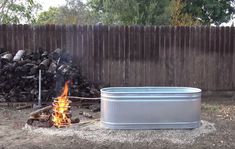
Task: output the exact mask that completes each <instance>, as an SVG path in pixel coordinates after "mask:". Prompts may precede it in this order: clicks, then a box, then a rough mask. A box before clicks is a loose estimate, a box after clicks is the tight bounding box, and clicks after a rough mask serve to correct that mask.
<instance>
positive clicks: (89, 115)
mask: <svg viewBox="0 0 235 149" xmlns="http://www.w3.org/2000/svg"><path fill="white" fill-rule="evenodd" d="M82 115H83V116H84V117H87V118H93V116H92V115H91V114H90V113H87V112H83V113H82Z"/></svg>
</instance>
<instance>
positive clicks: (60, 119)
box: [52, 81, 71, 128]
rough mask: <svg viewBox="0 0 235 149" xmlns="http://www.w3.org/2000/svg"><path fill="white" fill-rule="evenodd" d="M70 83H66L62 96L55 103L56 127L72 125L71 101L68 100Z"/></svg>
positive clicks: (53, 117) (54, 120)
mask: <svg viewBox="0 0 235 149" xmlns="http://www.w3.org/2000/svg"><path fill="white" fill-rule="evenodd" d="M68 83H69V81H67V82H66V83H65V86H64V89H63V92H62V94H61V95H60V96H59V97H57V98H56V99H55V100H54V102H53V104H52V105H53V114H52V121H53V123H54V126H56V127H59V128H60V127H65V126H68V125H70V124H71V120H70V115H71V114H70V110H69V109H70V106H69V104H70V101H69V98H68V92H69V87H68Z"/></svg>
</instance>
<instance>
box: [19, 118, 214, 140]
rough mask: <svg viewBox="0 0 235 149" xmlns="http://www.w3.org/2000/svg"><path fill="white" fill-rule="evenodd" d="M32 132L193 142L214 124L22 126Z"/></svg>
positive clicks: (84, 137) (86, 138)
mask: <svg viewBox="0 0 235 149" xmlns="http://www.w3.org/2000/svg"><path fill="white" fill-rule="evenodd" d="M23 129H24V130H25V131H28V132H29V133H32V134H40V135H45V136H58V137H71V136H72V137H78V138H81V139H85V140H89V141H93V142H107V141H112V142H133V143H137V142H149V143H153V142H156V141H157V140H165V141H170V142H172V143H175V144H193V143H194V141H195V140H196V138H198V137H200V136H204V135H207V134H209V133H212V132H214V131H215V130H216V129H215V126H214V124H213V123H210V122H208V121H204V120H202V121H201V126H200V127H199V128H196V129H192V130H189V129H186V130H184V129H182V130H110V129H104V128H101V127H100V122H99V120H91V121H87V122H83V123H80V124H74V125H72V126H70V127H68V128H61V129H58V128H35V127H32V126H29V125H26V126H25V127H24V128H23Z"/></svg>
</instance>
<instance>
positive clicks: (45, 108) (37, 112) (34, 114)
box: [30, 105, 52, 117]
mask: <svg viewBox="0 0 235 149" xmlns="http://www.w3.org/2000/svg"><path fill="white" fill-rule="evenodd" d="M51 109H52V106H51V105H50V106H46V107H44V108H41V109H38V110H36V111H34V112H31V113H30V117H38V115H40V114H41V113H43V112H48V111H50V110H51Z"/></svg>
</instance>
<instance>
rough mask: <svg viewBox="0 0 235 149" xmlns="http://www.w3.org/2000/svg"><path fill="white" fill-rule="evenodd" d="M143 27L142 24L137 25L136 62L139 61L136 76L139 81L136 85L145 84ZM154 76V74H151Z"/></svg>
mask: <svg viewBox="0 0 235 149" xmlns="http://www.w3.org/2000/svg"><path fill="white" fill-rule="evenodd" d="M144 31H145V29H144V26H140V27H139V36H138V55H139V57H138V63H139V68H138V69H139V71H138V76H139V77H138V78H137V80H139V83H138V84H137V85H138V86H144V85H145V71H144V70H145V63H146V62H145V51H144V50H145V48H144V46H145V44H144V39H145V32H144ZM153 76H154V75H153Z"/></svg>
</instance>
